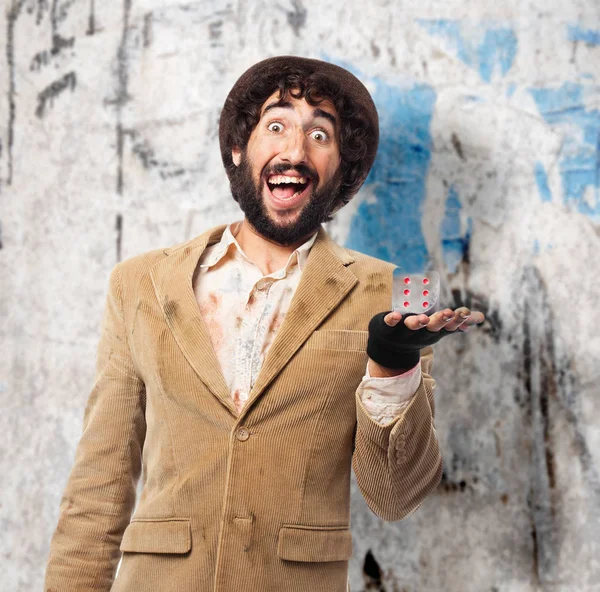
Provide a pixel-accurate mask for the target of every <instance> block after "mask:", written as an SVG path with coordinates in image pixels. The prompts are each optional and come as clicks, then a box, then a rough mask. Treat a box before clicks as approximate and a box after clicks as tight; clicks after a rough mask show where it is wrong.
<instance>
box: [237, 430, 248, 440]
mask: <svg viewBox="0 0 600 592" xmlns="http://www.w3.org/2000/svg"><path fill="white" fill-rule="evenodd" d="M235 437H236V438H237V439H238V440H239V441H240V442H245V441H246V440H247V439H248V438H249V437H250V431H249V430H248V428H239V429H238V431H237V432H236V433H235Z"/></svg>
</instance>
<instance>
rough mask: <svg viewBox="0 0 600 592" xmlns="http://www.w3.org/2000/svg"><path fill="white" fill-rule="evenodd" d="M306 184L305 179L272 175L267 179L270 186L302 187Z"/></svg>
mask: <svg viewBox="0 0 600 592" xmlns="http://www.w3.org/2000/svg"><path fill="white" fill-rule="evenodd" d="M306 182H307V179H306V177H286V176H285V175H273V176H272V177H270V178H269V183H271V184H272V185H280V184H281V183H301V184H302V185H304V184H305V183H306Z"/></svg>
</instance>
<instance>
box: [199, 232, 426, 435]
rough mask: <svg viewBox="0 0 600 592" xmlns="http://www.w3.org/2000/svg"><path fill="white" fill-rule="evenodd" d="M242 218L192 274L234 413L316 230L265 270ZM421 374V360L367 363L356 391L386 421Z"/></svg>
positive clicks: (288, 301)
mask: <svg viewBox="0 0 600 592" xmlns="http://www.w3.org/2000/svg"><path fill="white" fill-rule="evenodd" d="M240 224H241V223H240V222H234V223H232V224H229V225H228V226H227V228H226V229H225V231H224V232H223V235H222V237H221V240H220V241H219V242H218V243H216V244H214V245H211V246H209V247H207V248H206V249H205V251H204V252H203V253H202V256H201V258H200V261H199V269H198V270H197V273H196V274H195V279H194V294H195V296H196V301H197V302H198V306H199V308H200V313H201V314H202V317H203V319H204V321H205V323H206V326H207V328H208V333H209V335H210V340H211V342H212V345H213V348H214V350H215V353H216V355H217V359H218V360H219V363H220V365H221V370H222V373H223V376H224V377H225V381H226V383H227V385H228V386H229V390H230V393H231V398H232V400H233V403H234V405H235V408H236V410H237V412H238V413H239V412H240V411H241V410H242V409H243V407H244V405H245V404H246V401H247V400H248V396H249V394H250V391H251V390H252V387H253V386H254V383H255V381H256V379H257V377H258V373H259V372H260V369H261V367H262V365H263V362H264V360H265V358H266V356H267V353H268V351H269V348H270V347H271V345H272V344H273V341H274V339H275V336H276V334H277V330H278V329H279V327H281V325H282V323H283V320H284V318H285V315H286V313H287V311H288V309H289V307H290V304H291V302H292V298H293V296H294V292H295V291H296V288H297V287H298V284H299V282H300V277H301V275H302V270H303V269H304V266H305V265H306V261H307V259H308V255H309V253H310V249H311V247H312V246H313V244H314V242H315V240H316V238H317V233H315V234H314V235H312V236H311V237H310V238H309V239H308V240H307V241H306V242H305V243H303V244H302V245H301V246H299V247H298V248H297V249H296V250H295V251H294V252H293V253H292V254H291V255H290V256H289V259H288V261H287V263H286V264H285V266H284V267H282V268H281V269H279V270H278V271H275V272H273V273H270V274H268V275H264V276H263V274H262V271H261V270H260V269H259V267H258V266H257V265H255V264H254V263H253V262H252V261H251V260H250V259H249V258H248V257H247V256H246V254H245V253H244V251H243V250H242V248H241V247H240V245H239V243H238V242H237V240H236V239H235V235H236V234H237V232H238V231H239V228H240ZM420 380H421V366H420V363H419V364H417V365H416V366H415V367H414V368H412V369H411V370H409V371H408V372H406V373H404V374H401V375H399V376H392V377H385V378H376V377H371V376H370V375H369V371H368V367H367V369H366V371H365V375H364V377H363V379H362V381H361V383H360V384H359V386H358V389H359V396H360V398H361V401H362V402H363V405H364V407H365V409H366V410H367V412H368V413H369V414H370V415H371V417H372V418H373V419H374V420H375V421H377V422H378V423H381V424H386V423H389V422H390V421H392V420H393V419H394V417H395V416H397V415H398V414H399V413H400V411H401V410H402V409H403V408H404V407H406V406H407V405H408V403H409V402H410V400H411V398H412V396H413V395H414V393H415V392H416V390H417V388H418V386H419V383H420Z"/></svg>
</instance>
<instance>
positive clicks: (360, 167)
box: [221, 64, 378, 211]
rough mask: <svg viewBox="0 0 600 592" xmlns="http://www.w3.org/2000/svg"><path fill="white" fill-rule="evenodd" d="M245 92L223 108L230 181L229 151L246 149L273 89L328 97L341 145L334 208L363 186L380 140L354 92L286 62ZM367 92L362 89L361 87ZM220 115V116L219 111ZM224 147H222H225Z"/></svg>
mask: <svg viewBox="0 0 600 592" xmlns="http://www.w3.org/2000/svg"><path fill="white" fill-rule="evenodd" d="M244 90H245V92H241V93H237V94H233V93H232V94H230V96H229V97H228V99H227V101H226V103H225V107H224V109H223V111H224V112H225V111H226V112H227V116H228V117H229V118H231V119H230V123H229V129H228V137H227V138H226V139H225V142H223V141H222V143H221V147H222V156H223V161H224V164H225V170H226V172H227V175H228V177H229V178H230V179H231V176H232V174H233V173H234V171H235V169H236V166H235V164H234V163H233V161H232V159H231V155H230V153H229V154H228V153H227V150H229V149H230V147H233V146H237V147H238V148H240V149H241V150H242V151H243V150H245V148H246V146H247V144H248V140H249V138H250V134H251V133H252V131H253V130H254V128H255V127H256V125H257V124H258V122H259V120H260V111H261V108H262V106H263V105H264V103H265V101H266V100H267V99H268V98H269V97H270V96H271V95H272V94H273V93H274V92H276V91H279V100H281V101H283V100H285V99H286V98H287V97H288V96H291V97H293V98H294V99H302V98H303V99H305V100H306V102H307V103H308V104H309V105H312V106H317V105H319V103H321V102H323V101H324V100H326V99H329V100H330V101H331V102H332V103H333V105H334V106H335V109H336V111H337V113H338V116H339V119H340V129H339V144H340V156H341V166H340V168H341V171H340V172H341V179H342V181H341V184H342V186H341V188H340V192H339V197H338V199H337V201H336V203H335V204H334V208H333V209H334V211H336V210H338V209H339V208H341V207H342V206H344V205H346V204H347V203H348V202H349V201H350V199H351V198H352V197H353V196H354V194H355V193H356V192H357V191H358V189H359V188H360V186H361V185H362V184H363V182H364V180H365V178H366V176H367V174H368V172H369V170H370V168H371V166H372V163H373V162H372V161H373V158H374V154H373V143H375V146H376V144H377V141H378V126H377V124H376V122H375V125H374V124H373V121H372V120H369V118H368V116H367V114H366V113H365V109H364V106H361V105H360V104H358V102H356V101H354V100H353V98H352V94H351V93H350V92H348V89H346V88H344V87H343V85H342V80H340V79H336V78H334V77H332V76H331V75H328V74H327V73H325V72H322V71H318V70H317V71H315V70H314V68H311V67H302V66H301V65H300V66H298V65H297V64H295V65H293V66H284V67H283V68H278V69H277V71H271V72H268V73H267V75H263V76H261V77H256V78H254V79H253V81H252V84H250V85H248V86H247V87H246V88H245V89H244ZM365 92H366V91H365ZM222 117H223V114H222ZM224 144H225V146H226V147H227V149H226V150H223V145H224Z"/></svg>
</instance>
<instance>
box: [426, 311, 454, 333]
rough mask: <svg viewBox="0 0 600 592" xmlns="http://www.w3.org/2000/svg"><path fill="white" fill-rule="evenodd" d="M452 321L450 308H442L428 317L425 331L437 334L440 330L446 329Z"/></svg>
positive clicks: (452, 313) (452, 312)
mask: <svg viewBox="0 0 600 592" xmlns="http://www.w3.org/2000/svg"><path fill="white" fill-rule="evenodd" d="M452 320H454V311H453V310H452V309H451V308H444V309H443V310H440V311H438V312H436V313H434V314H432V315H431V316H430V317H429V323H428V324H427V330H428V331H431V332H433V333H437V332H438V331H440V329H442V328H443V327H446V326H447V325H448V323H449V322H450V321H452Z"/></svg>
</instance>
